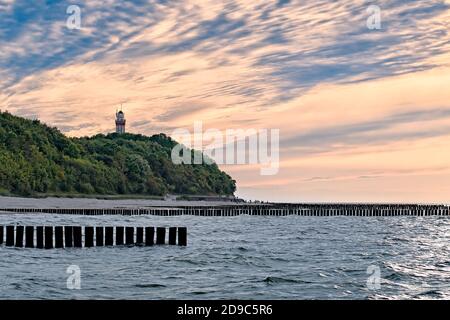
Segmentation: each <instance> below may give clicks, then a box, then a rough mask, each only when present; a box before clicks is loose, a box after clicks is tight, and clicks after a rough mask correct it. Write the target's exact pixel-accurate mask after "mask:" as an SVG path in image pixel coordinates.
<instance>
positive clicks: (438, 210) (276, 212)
mask: <svg viewBox="0 0 450 320" xmlns="http://www.w3.org/2000/svg"><path fill="white" fill-rule="evenodd" d="M2 211H3V212H11V213H50V214H69V215H128V216H135V215H156V216H180V215H193V216H216V217H217V216H220V217H228V216H238V215H242V214H246V215H252V216H287V215H299V216H371V217H372V216H376V217H380V216H449V215H450V207H449V206H443V205H442V206H441V205H392V206H389V205H302V206H299V205H297V206H295V205H280V206H249V205H247V206H244V205H242V206H225V207H220V206H217V207H214V206H211V207H194V206H192V207H176V208H158V207H152V208H103V209H96V208H3V209H1V208H0V212H2Z"/></svg>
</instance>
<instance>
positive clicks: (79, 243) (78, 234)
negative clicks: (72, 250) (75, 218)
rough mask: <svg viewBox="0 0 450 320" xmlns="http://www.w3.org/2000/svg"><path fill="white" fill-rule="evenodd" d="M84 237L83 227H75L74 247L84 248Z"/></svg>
mask: <svg viewBox="0 0 450 320" xmlns="http://www.w3.org/2000/svg"><path fill="white" fill-rule="evenodd" d="M82 239H83V235H82V229H81V227H73V246H74V247H76V248H81V247H83V240H82Z"/></svg>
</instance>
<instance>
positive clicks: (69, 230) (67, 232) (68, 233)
mask: <svg viewBox="0 0 450 320" xmlns="http://www.w3.org/2000/svg"><path fill="white" fill-rule="evenodd" d="M64 242H65V243H64V244H65V245H66V248H72V247H73V227H71V226H64Z"/></svg>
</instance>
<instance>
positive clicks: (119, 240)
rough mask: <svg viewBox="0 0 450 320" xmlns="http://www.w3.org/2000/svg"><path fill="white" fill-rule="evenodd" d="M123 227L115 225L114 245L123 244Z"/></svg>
mask: <svg viewBox="0 0 450 320" xmlns="http://www.w3.org/2000/svg"><path fill="white" fill-rule="evenodd" d="M123 229H124V228H123V227H116V245H117V246H121V245H123Z"/></svg>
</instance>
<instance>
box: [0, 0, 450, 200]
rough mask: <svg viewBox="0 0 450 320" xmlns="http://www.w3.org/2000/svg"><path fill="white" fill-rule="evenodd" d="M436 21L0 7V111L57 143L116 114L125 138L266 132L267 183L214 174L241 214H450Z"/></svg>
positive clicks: (421, 4)
mask: <svg viewBox="0 0 450 320" xmlns="http://www.w3.org/2000/svg"><path fill="white" fill-rule="evenodd" d="M70 5H77V6H78V7H79V8H80V22H81V25H80V28H69V27H68V23H67V22H68V19H70V18H71V17H72V18H73V17H74V16H73V11H70V12H69V13H67V9H68V7H69V6H70ZM371 6H372V7H371ZM373 6H376V7H375V8H379V16H377V15H376V13H377V12H378V11H373V8H374V7H373ZM370 8H372V9H370ZM449 8H450V0H445V1H444V0H420V1H406V0H379V1H369V0H346V1H337V0H326V1H325V0H301V1H300V0H299V1H289V0H275V1H270V0H224V1H215V0H214V1H213V0H182V1H165V0H136V1H108V0H106V1H105V0H103V1H100V0H89V1H77V0H72V1H42V0H36V1H20V0H16V1H14V0H0V109H1V110H8V111H9V112H11V113H13V114H15V115H19V116H23V117H27V118H33V119H35V118H38V119H40V120H41V121H43V122H45V123H47V124H49V125H50V126H55V127H57V128H59V129H60V130H61V131H62V132H64V133H65V134H67V135H69V136H86V135H94V134H96V133H108V132H112V131H114V116H115V111H116V109H117V107H118V106H120V104H123V108H124V111H125V115H126V118H127V131H129V132H133V133H141V134H146V135H151V134H156V133H160V132H164V133H167V134H169V135H171V133H172V132H174V130H177V129H183V128H185V129H187V130H190V131H193V128H194V123H195V122H199V121H201V122H202V125H203V129H204V130H206V129H212V128H214V129H217V130H219V131H220V132H225V131H226V130H227V129H256V130H260V129H269V130H276V129H278V130H279V170H278V172H277V173H276V174H274V175H261V170H260V169H261V164H240V165H233V164H227V165H221V166H220V167H221V168H222V169H224V170H225V171H226V172H228V173H229V174H230V175H231V176H232V177H233V178H234V179H235V180H236V181H237V186H238V190H237V193H236V194H237V195H238V196H240V197H243V198H245V199H250V200H268V201H295V202H433V203H435V202H438V203H440V202H445V203H450V50H449V49H450V35H449V32H450V10H449ZM378 17H379V18H380V20H379V21H380V25H379V26H376V27H375V28H374V25H373V22H374V21H377V20H376V19H375V18H378ZM373 19H375V20H373ZM70 21H73V20H70ZM368 22H369V25H368ZM369 26H371V27H370V28H369Z"/></svg>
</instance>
